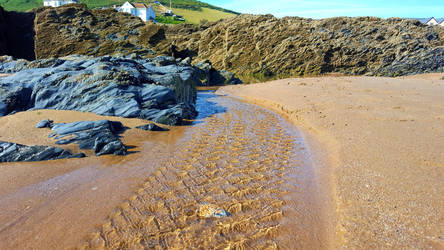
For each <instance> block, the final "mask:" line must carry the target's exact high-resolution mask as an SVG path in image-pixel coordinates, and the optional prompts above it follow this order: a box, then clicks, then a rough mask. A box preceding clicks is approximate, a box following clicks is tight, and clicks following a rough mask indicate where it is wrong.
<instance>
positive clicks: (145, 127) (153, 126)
mask: <svg viewBox="0 0 444 250" xmlns="http://www.w3.org/2000/svg"><path fill="white" fill-rule="evenodd" d="M136 128H138V129H142V130H148V131H168V130H169V129H167V128H162V127H159V126H157V125H156V124H154V123H150V124H145V125H142V126H137V127H136Z"/></svg>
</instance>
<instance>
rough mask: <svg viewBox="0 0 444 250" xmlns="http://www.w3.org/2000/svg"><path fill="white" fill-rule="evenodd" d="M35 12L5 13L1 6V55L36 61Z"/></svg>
mask: <svg viewBox="0 0 444 250" xmlns="http://www.w3.org/2000/svg"><path fill="white" fill-rule="evenodd" d="M34 17H35V13H33V12H26V13H23V12H15V11H5V10H4V9H3V8H2V7H1V6H0V55H10V56H14V57H17V58H25V59H28V60H34V59H35V56H34Z"/></svg>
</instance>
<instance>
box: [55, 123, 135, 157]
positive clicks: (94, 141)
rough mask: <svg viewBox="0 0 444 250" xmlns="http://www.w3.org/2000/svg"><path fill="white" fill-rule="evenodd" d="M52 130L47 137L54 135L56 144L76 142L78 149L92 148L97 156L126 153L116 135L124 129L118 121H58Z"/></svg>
mask: <svg viewBox="0 0 444 250" xmlns="http://www.w3.org/2000/svg"><path fill="white" fill-rule="evenodd" d="M52 130H54V132H53V133H52V134H50V135H49V137H50V138H52V137H54V138H55V139H56V140H57V141H56V142H55V143H56V144H62V145H64V144H70V143H76V144H78V145H79V148H80V149H93V150H94V153H95V154H96V155H98V156H99V155H104V154H115V155H126V154H127V149H126V147H125V145H124V144H123V143H122V141H121V140H120V138H119V136H118V135H119V133H122V132H123V131H124V130H125V128H124V127H123V125H122V123H120V122H115V121H109V120H101V121H79V122H73V123H58V124H55V125H54V126H53V127H52Z"/></svg>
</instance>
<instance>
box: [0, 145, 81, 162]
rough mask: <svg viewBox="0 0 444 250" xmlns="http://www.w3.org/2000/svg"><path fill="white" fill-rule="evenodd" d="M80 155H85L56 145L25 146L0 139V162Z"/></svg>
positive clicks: (41, 159)
mask: <svg viewBox="0 0 444 250" xmlns="http://www.w3.org/2000/svg"><path fill="white" fill-rule="evenodd" d="M82 157H85V154H83V153H79V154H71V152H69V151H67V150H64V149H62V148H58V147H50V146H26V145H22V144H17V143H11V142H3V141H0V162H21V161H47V160H58V159H67V158H82Z"/></svg>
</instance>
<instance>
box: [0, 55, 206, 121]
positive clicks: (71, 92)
mask: <svg viewBox="0 0 444 250" xmlns="http://www.w3.org/2000/svg"><path fill="white" fill-rule="evenodd" d="M151 60H153V61H151ZM155 60H156V59H143V60H131V59H126V58H121V57H111V56H104V57H98V58H93V57H88V56H69V57H65V58H58V59H42V60H37V61H33V62H26V63H24V62H22V61H19V62H16V63H15V62H14V61H9V62H8V64H7V65H5V64H4V65H2V66H1V67H0V72H5V73H14V72H15V71H16V70H20V71H18V72H15V73H14V74H12V75H10V76H8V77H3V78H0V116H4V115H8V114H10V113H13V112H18V111H24V110H35V109H57V110H76V111H83V112H93V113H96V114H99V115H108V116H120V117H128V118H141V119H147V120H152V121H154V122H158V123H163V124H167V125H178V124H181V123H182V120H183V119H184V118H185V119H191V118H193V117H194V116H195V115H196V111H195V108H194V105H195V102H196V88H195V86H196V81H198V79H197V78H196V77H195V69H194V68H193V67H190V66H178V65H175V64H173V65H167V66H156V61H155ZM18 64H19V65H20V67H18V66H17V65H18Z"/></svg>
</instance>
